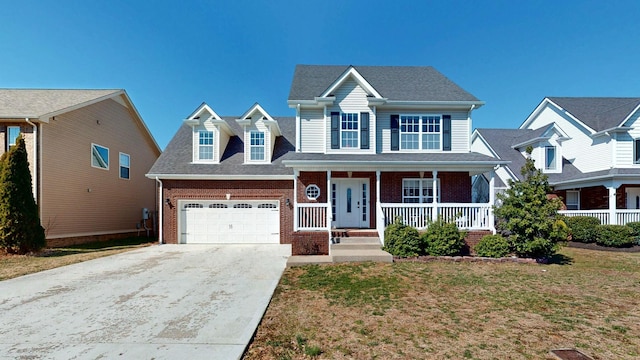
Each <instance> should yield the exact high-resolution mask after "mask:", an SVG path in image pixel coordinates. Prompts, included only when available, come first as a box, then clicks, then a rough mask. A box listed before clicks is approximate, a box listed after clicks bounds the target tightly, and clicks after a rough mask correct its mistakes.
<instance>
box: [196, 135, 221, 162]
mask: <svg viewBox="0 0 640 360" xmlns="http://www.w3.org/2000/svg"><path fill="white" fill-rule="evenodd" d="M205 134H207V135H208V134H211V144H203V143H202V142H203V140H209V139H208V138H203V137H202V135H205ZM196 141H197V144H198V161H202V162H215V154H216V152H215V148H214V146H215V132H214V131H213V130H206V129H204V130H198V136H197V140H196ZM209 149H210V150H211V158H202V156H201V155H202V150H209Z"/></svg>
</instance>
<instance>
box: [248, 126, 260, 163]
mask: <svg viewBox="0 0 640 360" xmlns="http://www.w3.org/2000/svg"><path fill="white" fill-rule="evenodd" d="M249 141H250V144H249V146H250V150H249V151H250V158H251V161H263V160H264V132H262V131H251V132H250V133H249Z"/></svg>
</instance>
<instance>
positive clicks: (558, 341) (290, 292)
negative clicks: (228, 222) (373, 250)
mask: <svg viewBox="0 0 640 360" xmlns="http://www.w3.org/2000/svg"><path fill="white" fill-rule="evenodd" d="M556 262H557V263H556V264H552V265H538V264H515V263H453V262H430V263H395V264H371V263H365V264H354V265H326V266H305V267H296V268H289V269H287V270H286V271H285V273H284V275H283V277H282V279H281V282H280V284H279V285H278V288H277V289H276V293H275V294H274V297H273V299H272V302H271V304H270V305H269V308H268V310H267V312H266V314H265V316H264V318H263V320H262V323H261V324H260V326H259V328H258V330H257V333H256V335H255V338H254V340H253V342H252V343H251V344H250V346H249V348H248V350H247V353H246V354H245V359H304V358H307V359H308V358H317V359H336V358H344V359H406V358H413V359H425V358H428V359H553V357H551V356H550V355H549V351H550V350H551V349H557V348H579V349H581V350H583V351H584V352H585V353H586V354H589V355H591V356H593V357H594V358H595V359H632V358H637V357H639V356H640V350H639V349H640V339H639V338H638V337H637V336H636V335H637V334H638V333H640V305H639V302H638V300H637V299H638V297H637V294H638V293H640V254H626V253H608V252H600V251H591V250H584V249H573V248H565V249H563V250H562V252H561V256H559V257H558V258H557V259H556ZM310 348H314V349H316V350H317V351H313V353H311V352H310V351H309V349H310Z"/></svg>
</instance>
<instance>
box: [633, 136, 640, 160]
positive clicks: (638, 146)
mask: <svg viewBox="0 0 640 360" xmlns="http://www.w3.org/2000/svg"><path fill="white" fill-rule="evenodd" d="M633 163H634V164H640V139H634V140H633Z"/></svg>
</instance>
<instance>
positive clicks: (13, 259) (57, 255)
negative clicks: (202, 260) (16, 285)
mask: <svg viewBox="0 0 640 360" xmlns="http://www.w3.org/2000/svg"><path fill="white" fill-rule="evenodd" d="M155 241H156V240H155V239H153V238H147V237H132V238H126V239H116V240H109V241H102V242H95V243H89V244H82V245H73V246H68V247H62V248H47V249H44V250H42V251H41V252H39V253H37V254H30V255H7V254H0V280H6V279H11V278H14V277H18V276H22V275H26V274H31V273H34V272H38V271H43V270H49V269H53V268H57V267H60V266H65V265H70V264H74V263H78V262H82V261H87V260H92V259H96V258H99V257H103V256H109V255H114V254H118V253H121V252H125V251H130V250H133V249H137V248H139V247H142V246H147V245H149V244H150V243H152V242H155Z"/></svg>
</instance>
